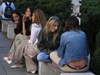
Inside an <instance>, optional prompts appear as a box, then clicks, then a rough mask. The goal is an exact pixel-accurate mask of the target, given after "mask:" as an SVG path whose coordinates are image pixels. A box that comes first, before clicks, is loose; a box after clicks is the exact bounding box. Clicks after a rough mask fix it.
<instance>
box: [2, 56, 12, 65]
mask: <svg viewBox="0 0 100 75" xmlns="http://www.w3.org/2000/svg"><path fill="white" fill-rule="evenodd" d="M3 59H4V60H5V61H6V62H7V63H8V64H11V63H12V61H11V60H9V59H8V57H4V58H3Z"/></svg>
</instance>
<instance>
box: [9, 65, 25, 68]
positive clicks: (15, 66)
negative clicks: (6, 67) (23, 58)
mask: <svg viewBox="0 0 100 75" xmlns="http://www.w3.org/2000/svg"><path fill="white" fill-rule="evenodd" d="M21 67H23V65H18V66H17V65H13V66H11V68H21Z"/></svg>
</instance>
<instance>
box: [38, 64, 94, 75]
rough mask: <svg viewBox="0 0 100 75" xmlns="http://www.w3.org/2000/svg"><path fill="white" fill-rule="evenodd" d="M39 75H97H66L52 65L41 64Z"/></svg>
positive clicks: (88, 73) (68, 74)
mask: <svg viewBox="0 0 100 75" xmlns="http://www.w3.org/2000/svg"><path fill="white" fill-rule="evenodd" d="M39 75H95V74H93V73H92V72H90V71H88V72H81V73H66V72H64V71H61V70H60V69H58V68H55V67H54V66H53V65H52V64H51V63H43V62H39Z"/></svg>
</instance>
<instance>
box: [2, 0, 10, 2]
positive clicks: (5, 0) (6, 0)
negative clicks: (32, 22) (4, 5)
mask: <svg viewBox="0 0 100 75" xmlns="http://www.w3.org/2000/svg"><path fill="white" fill-rule="evenodd" d="M3 2H11V0H3Z"/></svg>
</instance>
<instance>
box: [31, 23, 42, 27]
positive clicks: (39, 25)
mask: <svg viewBox="0 0 100 75" xmlns="http://www.w3.org/2000/svg"><path fill="white" fill-rule="evenodd" d="M32 27H36V28H41V27H42V26H41V24H37V23H33V24H32Z"/></svg>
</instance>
